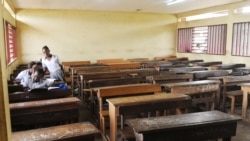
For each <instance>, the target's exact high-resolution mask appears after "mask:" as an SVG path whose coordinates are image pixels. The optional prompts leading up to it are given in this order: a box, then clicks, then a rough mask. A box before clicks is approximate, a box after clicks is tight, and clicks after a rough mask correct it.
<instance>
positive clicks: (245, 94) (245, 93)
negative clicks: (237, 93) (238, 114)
mask: <svg viewBox="0 0 250 141" xmlns="http://www.w3.org/2000/svg"><path fill="white" fill-rule="evenodd" d="M247 106H248V91H246V90H243V101H242V118H247Z"/></svg>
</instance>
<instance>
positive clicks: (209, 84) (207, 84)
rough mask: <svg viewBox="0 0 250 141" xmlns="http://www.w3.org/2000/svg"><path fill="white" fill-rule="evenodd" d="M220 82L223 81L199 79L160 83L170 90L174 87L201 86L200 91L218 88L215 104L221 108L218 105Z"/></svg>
mask: <svg viewBox="0 0 250 141" xmlns="http://www.w3.org/2000/svg"><path fill="white" fill-rule="evenodd" d="M220 83H221V82H220V81H218V80H199V81H189V82H178V83H166V84H160V85H161V87H163V88H164V89H165V90H170V92H172V89H173V88H174V87H192V86H201V88H200V91H203V92H205V91H206V90H214V89H218V90H217V92H216V95H215V97H216V102H215V105H216V107H217V108H219V107H218V106H219V103H220V87H219V85H220ZM203 86H204V87H203ZM187 92H188V91H187Z"/></svg>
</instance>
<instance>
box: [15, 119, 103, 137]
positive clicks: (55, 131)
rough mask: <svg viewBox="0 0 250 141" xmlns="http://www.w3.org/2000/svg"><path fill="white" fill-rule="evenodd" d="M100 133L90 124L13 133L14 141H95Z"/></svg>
mask: <svg viewBox="0 0 250 141" xmlns="http://www.w3.org/2000/svg"><path fill="white" fill-rule="evenodd" d="M98 135H99V136H100V131H99V130H98V129H97V128H96V127H95V126H94V125H93V124H91V123H90V122H81V123H72V124H65V125H59V126H52V127H46V128H40V129H32V130H26V131H18V132H13V133H12V141H20V140H23V141H24V140H25V141H52V140H57V141H95V137H96V136H98Z"/></svg>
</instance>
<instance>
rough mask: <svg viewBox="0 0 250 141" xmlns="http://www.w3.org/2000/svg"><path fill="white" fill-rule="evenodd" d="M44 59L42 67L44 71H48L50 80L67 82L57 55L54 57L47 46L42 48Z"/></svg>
mask: <svg viewBox="0 0 250 141" xmlns="http://www.w3.org/2000/svg"><path fill="white" fill-rule="evenodd" d="M42 52H43V54H44V56H45V57H44V58H42V59H41V60H42V61H41V62H42V67H43V69H44V71H46V70H48V71H49V73H50V78H52V79H56V80H60V81H65V78H64V73H63V69H62V65H61V64H60V61H59V58H58V56H57V55H54V54H53V55H52V54H51V53H50V50H49V48H48V47H47V46H44V47H43V48H42Z"/></svg>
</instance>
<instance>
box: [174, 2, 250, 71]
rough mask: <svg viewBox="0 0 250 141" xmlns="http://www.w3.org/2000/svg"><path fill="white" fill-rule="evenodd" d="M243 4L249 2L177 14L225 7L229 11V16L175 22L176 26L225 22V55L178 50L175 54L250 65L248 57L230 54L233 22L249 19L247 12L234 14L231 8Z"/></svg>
mask: <svg viewBox="0 0 250 141" xmlns="http://www.w3.org/2000/svg"><path fill="white" fill-rule="evenodd" d="M244 6H250V2H249V1H245V2H239V3H236V4H228V5H224V6H218V7H213V8H207V9H202V10H197V11H191V12H186V13H181V14H178V15H177V17H186V16H190V15H197V14H202V13H207V12H215V11H221V10H226V9H228V10H229V11H230V12H229V16H226V17H219V18H212V19H205V20H196V21H189V22H181V23H180V22H179V23H178V24H177V27H178V28H184V27H195V26H206V25H216V24H227V43H226V55H205V54H192V53H178V52H177V53H176V55H177V56H178V57H183V56H185V57H189V58H190V59H203V60H205V61H223V63H245V64H246V65H247V66H250V62H249V60H250V59H249V57H239V56H231V44H232V29H233V23H234V22H246V21H250V16H249V14H244V15H242V14H234V13H233V10H234V9H236V8H240V7H244Z"/></svg>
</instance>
